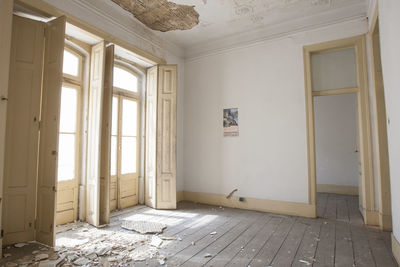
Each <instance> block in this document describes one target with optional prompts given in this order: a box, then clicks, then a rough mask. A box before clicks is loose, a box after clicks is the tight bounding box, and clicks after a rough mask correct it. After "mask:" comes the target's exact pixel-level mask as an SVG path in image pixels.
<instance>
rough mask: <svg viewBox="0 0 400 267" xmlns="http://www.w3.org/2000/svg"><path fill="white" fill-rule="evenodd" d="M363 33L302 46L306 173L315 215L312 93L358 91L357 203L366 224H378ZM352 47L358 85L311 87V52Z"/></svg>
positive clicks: (315, 182)
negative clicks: (359, 174) (359, 166)
mask: <svg viewBox="0 0 400 267" xmlns="http://www.w3.org/2000/svg"><path fill="white" fill-rule="evenodd" d="M365 45H366V41H365V36H364V35H360V36H355V37H351V38H346V39H341V40H335V41H330V42H325V43H320V44H315V45H310V46H305V47H304V48H303V54H304V70H305V71H304V74H305V94H306V123H307V144H308V147H307V152H308V177H309V181H308V184H309V190H308V192H309V204H311V205H312V206H313V209H314V217H317V180H316V152H315V125H314V103H313V97H314V96H321V95H337V94H344V93H357V101H358V116H359V118H358V120H359V127H360V136H359V138H360V144H361V147H360V150H361V151H360V152H361V155H360V157H361V162H362V181H363V183H362V185H360V186H362V188H361V190H362V191H361V192H362V193H363V195H364V198H363V199H364V201H362V202H363V203H360V211H361V213H362V214H363V217H364V221H365V223H366V224H368V225H377V223H378V216H377V212H376V211H375V197H374V179H373V166H372V142H371V121H370V107H369V96H368V79H367V58H366V46H365ZM349 48H354V50H355V53H356V61H357V87H356V88H340V89H338V90H327V91H323V92H321V91H320V92H316V91H313V88H312V68H311V67H312V66H311V56H312V55H313V54H317V53H326V52H333V51H338V50H344V49H349Z"/></svg>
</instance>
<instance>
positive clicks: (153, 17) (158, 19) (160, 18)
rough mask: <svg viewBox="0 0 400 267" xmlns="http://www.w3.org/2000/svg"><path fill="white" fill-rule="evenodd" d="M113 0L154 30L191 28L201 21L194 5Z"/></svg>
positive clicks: (149, 0)
mask: <svg viewBox="0 0 400 267" xmlns="http://www.w3.org/2000/svg"><path fill="white" fill-rule="evenodd" d="M112 1H113V2H114V3H116V4H117V5H119V6H120V7H122V8H123V9H125V10H127V11H128V12H130V13H132V14H133V15H134V16H135V17H136V18H137V19H138V20H139V21H140V22H142V23H143V24H144V25H146V26H147V27H149V28H150V29H152V30H156V31H161V32H167V31H172V30H190V29H191V28H193V27H194V26H195V25H197V24H198V23H199V13H197V12H196V10H194V6H188V5H179V4H175V3H173V2H169V1H167V0H112Z"/></svg>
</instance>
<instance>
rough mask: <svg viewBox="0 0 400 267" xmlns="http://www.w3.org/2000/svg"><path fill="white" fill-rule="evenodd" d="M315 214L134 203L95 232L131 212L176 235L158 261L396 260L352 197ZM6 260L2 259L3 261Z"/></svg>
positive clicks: (381, 266)
mask: <svg viewBox="0 0 400 267" xmlns="http://www.w3.org/2000/svg"><path fill="white" fill-rule="evenodd" d="M318 214H319V218H317V219H309V218H301V217H295V216H285V215H278V214H272V213H262V212H255V211H247V210H239V209H231V208H222V207H215V206H209V205H203V204H195V203H190V202H181V203H179V205H178V209H177V210H174V211H167V210H153V209H151V208H148V207H145V206H136V207H134V208H131V209H126V210H123V211H119V212H114V213H112V218H111V223H110V225H109V226H108V227H106V228H104V229H99V230H98V231H104V235H108V234H110V235H113V234H114V235H115V234H119V233H124V232H125V233H126V231H124V230H122V229H121V228H120V224H121V219H124V218H128V217H131V218H133V217H135V218H140V219H141V220H151V221H157V222H162V223H164V224H166V225H167V228H166V229H165V230H164V233H163V234H162V235H163V236H168V237H172V236H173V237H176V238H177V240H173V241H168V242H164V244H163V245H162V246H161V247H160V248H158V249H157V251H158V252H157V253H158V255H163V256H165V257H166V262H165V264H164V265H163V266H189V267H193V266H244V267H248V266H250V267H255V266H263V267H268V266H274V267H275V266H282V267H286V266H296V267H300V266H332V267H333V266H335V267H336V266H338V267H341V266H344V267H346V266H349V267H354V266H355V267H362V266H368V267H371V266H372V267H374V266H376V267H392V266H393V267H398V265H397V264H396V262H395V260H394V258H393V256H392V253H391V247H390V246H391V245H390V244H391V243H390V233H387V232H382V231H380V230H379V229H377V228H373V227H366V226H365V225H363V221H362V217H361V214H360V212H359V210H358V198H357V197H352V196H342V195H335V194H319V195H318ZM68 227H71V225H69V226H68ZM73 227H76V228H77V229H76V230H70V231H69V232H71V233H72V234H74V231H75V232H80V231H81V230H80V228H79V227H83V226H80V225H79V224H74V225H73ZM86 227H87V226H86ZM58 230H59V231H60V233H59V234H57V238H59V237H62V236H65V235H68V233H69V232H68V231H66V229H65V227H60V228H58ZM213 232H215V234H211V233H213ZM102 235H103V234H102ZM137 235H139V234H137ZM132 236H134V235H132ZM149 238H150V239H151V236H149ZM131 242H132V241H131ZM146 249H147V248H146ZM153 249H155V248H153ZM134 251H136V250H134ZM26 253H31V252H28V251H27V252H26ZM19 256H23V255H22V254H21V255H19ZM6 262H7V259H3V260H0V266H2V265H3V264H5V263H6ZM121 264H122V263H121ZM112 266H114V265H112ZM115 266H117V265H115ZM118 266H160V262H159V258H157V257H153V258H150V257H148V258H147V259H146V260H145V261H143V262H134V263H129V264H128V265H125V264H122V265H118Z"/></svg>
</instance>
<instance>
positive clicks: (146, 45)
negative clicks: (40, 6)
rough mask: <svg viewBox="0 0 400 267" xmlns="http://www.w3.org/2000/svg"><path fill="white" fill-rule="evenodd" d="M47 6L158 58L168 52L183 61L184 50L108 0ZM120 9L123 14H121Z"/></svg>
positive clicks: (55, 1) (60, 0) (52, 0)
mask: <svg viewBox="0 0 400 267" xmlns="http://www.w3.org/2000/svg"><path fill="white" fill-rule="evenodd" d="M45 1H46V2H47V3H48V4H50V5H52V6H54V7H56V8H58V9H61V10H63V11H65V12H67V13H70V14H73V15H74V16H76V17H78V18H79V19H81V20H83V21H85V22H86V23H88V24H91V25H93V26H95V27H97V28H101V29H102V30H104V31H106V32H109V33H111V34H112V35H113V36H115V37H117V38H119V39H121V40H123V41H126V42H129V43H131V44H132V45H134V46H136V47H138V48H140V49H143V50H145V51H147V52H149V53H151V54H154V55H156V56H158V57H161V58H165V57H166V53H167V52H169V53H171V54H173V55H175V56H177V57H180V58H183V56H184V50H183V49H182V48H180V47H179V46H177V45H175V44H173V43H171V42H169V41H167V40H164V39H161V38H160V37H158V36H157V35H156V34H154V33H153V32H152V31H151V30H149V29H148V28H147V27H146V26H144V25H143V24H141V23H140V22H139V21H137V20H136V19H135V18H134V17H133V15H132V14H130V13H129V12H127V11H125V10H123V9H121V8H120V7H119V6H117V5H115V4H114V5H111V4H113V3H112V2H111V1H106V0H69V1H65V0H45ZM118 9H121V10H118Z"/></svg>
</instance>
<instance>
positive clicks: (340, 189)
mask: <svg viewBox="0 0 400 267" xmlns="http://www.w3.org/2000/svg"><path fill="white" fill-rule="evenodd" d="M317 192H318V193H334V194H341V195H351V196H357V195H358V187H357V186H346V185H333V184H318V185H317Z"/></svg>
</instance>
